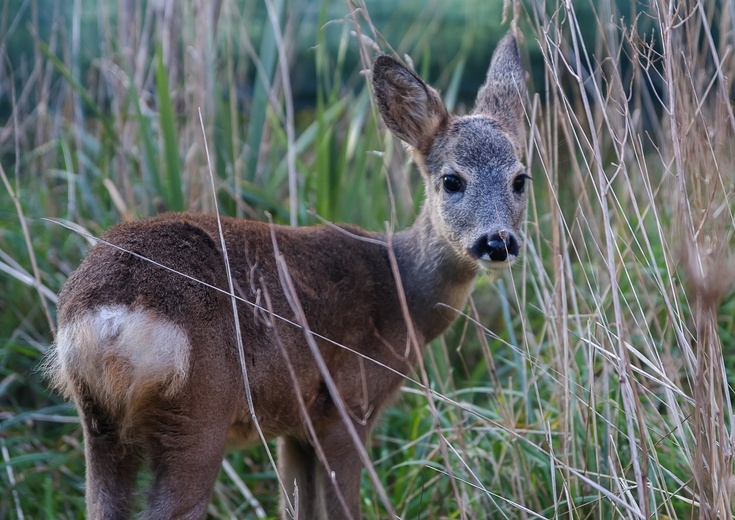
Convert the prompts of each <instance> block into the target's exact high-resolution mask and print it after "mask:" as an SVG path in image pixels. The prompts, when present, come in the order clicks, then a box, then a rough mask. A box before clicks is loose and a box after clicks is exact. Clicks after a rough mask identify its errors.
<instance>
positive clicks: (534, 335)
mask: <svg viewBox="0 0 735 520" xmlns="http://www.w3.org/2000/svg"><path fill="white" fill-rule="evenodd" d="M61 4H62V3H58V2H54V3H53V4H52V5H53V13H51V14H53V15H54V16H53V18H54V19H56V20H63V22H58V23H56V24H54V25H48V26H47V25H44V20H45V16H46V14H47V13H44V12H43V11H42V10H41V9H40V7H42V6H43V5H45V4H42V3H40V2H38V1H35V0H28V1H24V2H22V5H21V6H20V7H17V6H11V5H10V4H9V3H8V2H7V1H6V2H4V3H3V10H2V13H0V24H2V25H0V35H2V34H5V35H6V37H1V36H0V58H2V60H1V63H0V108H2V110H3V112H2V113H3V114H4V116H3V117H6V119H5V120H4V121H3V127H2V128H0V161H1V162H0V165H1V166H2V168H1V169H0V173H2V180H3V185H4V191H3V192H2V193H0V229H1V231H0V270H2V272H3V273H4V274H3V275H2V277H0V291H2V294H3V297H2V298H1V299H0V331H2V332H1V333H0V338H2V341H1V342H0V454H1V455H2V459H1V460H0V481H2V483H3V484H2V486H0V518H4V517H9V518H25V517H28V518H42V517H47V518H81V517H83V511H84V504H83V485H84V484H83V475H84V467H83V451H82V446H81V430H80V428H79V426H78V424H77V421H76V417H75V414H74V411H73V410H72V409H71V408H70V407H69V406H68V405H66V404H63V403H62V402H61V401H60V400H58V399H57V398H56V397H54V396H53V395H51V394H50V393H49V392H48V390H47V389H46V387H45V383H44V382H43V381H42V379H41V377H40V374H39V373H38V372H37V371H36V367H37V365H38V363H39V360H40V357H41V355H42V354H43V352H44V350H45V348H46V346H47V345H48V344H49V343H50V342H51V341H52V339H53V330H54V326H53V321H54V320H53V315H54V312H55V303H56V300H55V292H56V291H58V289H59V288H60V287H61V285H62V284H63V282H64V280H65V279H66V277H67V276H68V275H69V273H70V272H71V270H73V269H74V267H75V266H76V264H77V263H78V262H79V260H80V258H81V257H82V256H83V253H84V251H85V250H86V248H87V247H88V243H89V242H88V239H87V238H86V236H87V235H91V236H97V235H99V234H100V233H101V232H102V231H103V230H104V229H105V228H106V227H107V226H109V225H110V224H112V223H113V222H115V221H117V220H120V219H130V218H136V217H140V216H145V215H148V214H152V213H155V212H158V211H162V210H166V209H179V208H189V209H193V210H203V211H212V210H213V208H214V205H213V202H212V201H213V198H212V197H213V195H215V194H216V196H217V200H218V203H219V206H220V209H221V211H223V212H225V213H228V214H232V215H237V216H241V217H249V218H264V212H265V211H267V212H269V213H270V214H271V215H272V216H273V218H274V219H275V220H277V221H280V222H285V223H287V222H292V223H293V222H297V223H299V224H308V223H313V222H315V221H316V220H318V218H317V217H315V216H314V213H315V214H316V215H317V216H318V217H319V218H324V219H327V220H331V221H349V222H354V223H358V224H361V225H363V226H366V227H368V228H371V229H375V230H383V229H385V222H389V223H390V225H392V226H394V227H396V228H400V227H402V226H405V225H407V224H408V223H409V222H410V221H411V219H412V216H413V215H414V214H415V211H416V205H417V204H418V201H419V200H420V198H421V187H420V180H419V179H418V176H417V175H416V174H415V172H414V171H413V167H412V166H411V165H410V164H409V163H408V162H407V156H406V154H405V153H404V151H403V150H402V147H401V146H400V144H399V143H397V142H396V141H395V140H394V139H393V138H392V137H390V136H389V134H388V133H387V132H386V130H385V129H384V128H383V127H382V126H381V125H380V124H379V122H378V117H377V113H376V111H375V109H374V107H373V106H372V103H371V98H370V92H369V90H368V88H367V84H366V82H365V78H364V75H362V74H361V73H360V71H361V69H363V68H367V67H368V66H369V62H370V60H371V59H372V57H373V56H374V53H375V50H374V48H375V46H379V47H380V48H382V49H383V51H390V52H393V49H394V50H395V52H397V53H399V54H401V55H403V54H404V53H408V55H409V56H410V57H412V58H413V63H414V65H415V67H416V70H417V71H419V72H420V73H421V74H423V75H424V77H426V78H427V79H428V80H429V81H430V82H432V83H433V84H435V85H437V86H439V87H441V88H442V89H443V92H444V93H445V98H446V100H447V103H448V104H449V105H452V106H454V107H455V108H457V109H458V110H460V111H462V110H467V103H468V102H471V101H470V100H467V99H465V97H466V96H465V94H464V93H463V91H462V90H461V86H462V85H463V84H466V83H467V82H468V81H470V78H472V77H473V76H472V72H474V68H475V67H477V66H478V65H477V60H478V58H477V55H478V54H479V55H481V56H483V63H482V67H486V66H487V60H488V59H489V56H490V52H491V49H490V48H489V46H488V47H487V48H484V47H483V46H485V45H489V44H486V43H483V42H485V40H484V39H483V35H485V34H486V33H487V32H488V27H489V25H488V24H489V22H487V21H486V20H488V19H489V18H490V17H492V19H493V20H498V18H499V17H500V15H501V12H502V11H503V6H502V5H501V3H500V2H498V3H497V4H495V5H493V4H489V3H485V2H479V1H478V2H469V3H462V2H445V3H441V2H427V3H426V4H425V5H423V6H422V8H421V9H419V10H418V11H417V12H416V13H415V18H414V19H413V21H412V23H410V24H406V23H405V18H403V16H402V11H401V9H402V8H398V7H395V6H393V7H395V13H396V14H389V15H386V14H385V13H386V12H387V13H391V12H392V11H391V9H392V8H391V9H389V8H388V7H386V5H387V4H384V3H373V2H370V3H367V5H365V4H362V3H359V2H352V3H350V4H349V5H340V6H339V7H335V5H332V4H331V3H329V2H326V1H325V2H322V3H307V2H292V1H287V0H282V1H279V0H272V1H268V2H267V3H266V4H263V5H261V4H259V3H254V2H245V3H238V2H235V1H231V0H224V1H218V2H201V1H196V0H195V1H192V2H187V3H184V2H175V1H166V2H148V3H147V4H146V5H145V6H142V5H139V4H137V3H132V2H123V1H121V2H119V3H118V4H117V5H116V6H114V7H110V6H109V5H108V4H107V3H105V2H99V3H95V4H91V3H90V2H87V0H77V1H75V2H72V3H69V4H64V7H62V6H61ZM391 5H393V4H391ZM11 7H13V8H12V9H11ZM90 7H94V9H90ZM581 9H584V12H580V11H578V10H581ZM23 10H24V11H25V13H28V16H29V17H30V21H29V22H28V23H26V20H27V19H26V18H18V20H22V21H23V23H19V22H16V21H15V18H13V17H14V16H15V15H16V14H17V13H18V12H19V11H23ZM90 13H92V14H90ZM62 15H63V16H62ZM505 15H506V16H507V19H508V22H507V24H506V25H508V24H511V23H512V24H517V25H518V27H519V28H520V29H521V31H522V33H523V34H524V35H525V36H524V38H525V42H523V44H522V48H523V49H524V51H523V52H524V58H525V60H526V62H527V63H528V65H529V70H530V71H531V77H530V81H531V84H532V85H535V92H536V93H535V94H532V96H531V97H530V99H529V102H528V105H527V108H528V111H527V116H528V123H529V133H528V143H527V154H526V155H527V158H526V160H527V164H528V169H529V172H530V173H531V174H532V175H533V178H534V183H533V191H532V198H531V204H530V209H529V216H528V222H527V225H526V229H525V249H524V254H523V260H522V262H521V263H520V265H518V266H516V267H515V268H513V270H511V271H509V272H507V273H504V274H502V275H500V276H498V277H495V278H490V277H485V278H482V279H481V280H480V281H478V287H477V288H476V290H475V292H474V299H473V300H472V301H471V302H470V303H469V304H468V306H467V308H466V309H465V310H464V311H465V314H464V315H463V317H462V318H461V319H460V320H459V321H458V323H457V324H456V326H455V327H453V328H452V329H451V330H450V331H449V332H448V333H447V334H445V336H444V337H443V338H441V339H439V340H437V341H436V342H434V344H432V345H431V346H430V347H429V349H428V351H427V354H426V356H425V369H426V372H427V374H428V377H427V379H426V381H428V385H427V384H425V383H421V384H418V383H409V384H407V385H406V386H405V388H404V390H403V396H402V399H401V401H400V402H399V403H397V404H396V405H395V406H394V407H393V408H391V409H389V410H388V411H387V412H386V414H385V417H384V419H383V420H382V421H381V422H380V424H379V425H378V427H377V428H376V429H375V431H374V432H373V436H372V439H371V441H370V444H369V452H370V454H371V458H372V460H373V468H374V470H375V472H376V473H377V475H378V478H379V480H380V482H381V484H382V487H383V488H384V490H385V492H386V494H387V496H388V498H389V500H390V502H391V505H392V507H393V508H394V509H395V511H396V513H397V515H398V516H399V517H400V518H496V517H497V518H557V517H568V518H569V517H571V518H617V517H625V518H649V517H668V518H680V519H683V518H692V517H696V516H698V517H699V518H727V517H731V516H732V513H733V499H732V496H731V495H732V493H731V487H732V481H733V461H732V453H733V448H734V447H735V446H734V445H733V443H734V442H735V439H734V438H733V435H734V434H735V429H734V428H733V427H734V426H735V423H734V422H733V421H734V419H735V417H734V414H733V407H732V402H731V398H732V393H731V390H730V384H731V382H732V381H733V379H735V377H734V376H733V370H735V298H734V297H733V284H734V283H735V260H733V256H732V255H733V251H734V249H735V248H734V246H735V240H734V237H733V234H734V233H735V214H734V209H735V197H734V194H733V192H734V191H735V180H734V179H735V176H734V175H733V172H735V147H733V143H735V116H734V115H733V102H732V99H733V94H734V93H735V90H734V88H733V78H735V57H733V45H734V44H735V42H734V41H733V34H735V4H733V2H731V1H724V2H716V1H709V2H699V3H696V2H675V1H670V2H664V1H663V0H660V1H657V0H651V1H650V2H648V3H630V4H623V3H622V2H618V3H615V2H611V1H609V0H603V1H602V2H595V3H594V5H592V4H590V5H586V4H585V5H582V3H577V2H565V3H564V2H562V3H554V2H529V3H514V4H512V5H511V6H509V7H508V8H507V9H506V12H505ZM24 16H25V15H24ZM90 16H91V17H92V20H93V23H91V24H90V23H89V19H87V18H85V17H90ZM253 20H257V21H259V22H258V23H254V22H253ZM458 20H459V22H458ZM306 21H309V23H307V22H306ZM260 22H262V23H260ZM493 23H495V22H493ZM309 24H311V25H309ZM90 26H91V27H93V28H94V33H95V39H94V40H93V41H92V40H89V39H85V32H84V31H85V30H89V27H90ZM308 27H312V28H313V31H312V32H309V30H307V28H308ZM457 27H460V28H464V32H463V31H461V30H459V31H458V30H457ZM492 27H493V28H494V29H497V30H493V39H494V40H497V38H499V37H500V36H501V35H502V33H501V29H499V28H498V27H497V26H496V25H492ZM85 28H87V29H85ZM19 31H29V33H36V34H38V39H36V40H34V43H33V45H32V47H31V48H32V50H33V53H32V56H30V55H29V56H27V57H26V58H22V57H19V56H17V55H8V52H7V49H8V47H7V44H8V42H10V41H11V40H10V39H12V38H14V37H15V36H17V35H18V34H19ZM381 32H382V33H383V34H381ZM353 33H354V34H353ZM496 33H497V34H496ZM384 35H387V37H384ZM87 37H88V35H87ZM452 38H453V39H452ZM450 39H452V40H451V41H452V42H453V43H449V41H450ZM304 40H307V41H306V42H304ZM445 40H446V41H445ZM376 42H377V43H376ZM481 43H482V44H481ZM88 45H94V46H99V49H100V50H99V53H96V54H95V56H96V57H94V59H93V61H92V62H91V63H90V64H89V67H87V66H86V65H85V54H84V49H85V46H88ZM303 46H308V50H306V51H305V50H304V49H303V48H302V47H303ZM391 46H392V47H391ZM448 49H451V52H450V51H449V50H448ZM93 54H94V53H93ZM305 56H308V57H309V59H310V60H311V63H313V69H308V70H311V71H313V73H314V74H315V75H316V88H315V90H316V92H315V93H314V95H315V101H314V102H313V104H307V106H306V107H304V106H303V105H300V103H301V101H300V98H299V97H298V95H297V93H296V92H295V91H294V92H293V93H290V90H291V89H292V87H293V86H294V85H295V84H296V83H298V81H299V78H298V77H297V75H298V71H299V70H304V69H300V68H299V66H303V61H304V57H305ZM9 63H11V64H12V67H11V66H10V65H9ZM432 64H434V65H432ZM436 64H439V65H436ZM472 88H474V86H472ZM470 90H471V89H470ZM533 90H534V89H532V92H533ZM198 108H201V113H202V117H203V121H202V125H201V126H200V121H199V117H198ZM201 127H203V128H204V132H205V134H206V136H207V138H208V141H209V145H210V151H211V159H212V161H213V170H214V180H215V184H214V190H215V192H216V193H215V194H213V193H212V188H211V184H210V179H209V177H208V175H207V157H206V154H205V153H204V140H203V139H202V129H201ZM312 210H313V212H312ZM46 217H48V218H53V219H57V220H61V221H63V222H65V223H66V224H67V226H70V227H72V228H73V229H75V230H77V231H78V233H75V232H72V231H70V230H69V229H68V228H66V227H62V226H59V225H56V224H53V223H51V222H49V221H47V220H44V218H46ZM419 374H420V372H417V374H413V375H411V377H412V378H413V379H415V380H416V381H421V380H422V378H421V376H420V375H419ZM143 478H146V477H143ZM363 484H364V485H363V490H362V499H363V511H364V514H365V516H366V517H367V518H384V517H386V516H387V515H386V513H385V509H384V507H383V506H382V505H381V501H380V499H379V498H378V488H377V487H376V485H374V484H373V483H372V481H371V480H370V479H369V478H367V476H365V477H364V481H363ZM276 490H277V482H276V478H275V473H274V469H273V468H272V467H271V465H270V463H269V461H268V459H267V458H266V457H265V456H264V452H263V450H262V449H253V450H251V451H247V452H245V453H233V454H229V455H228V456H227V458H226V460H225V464H224V470H223V472H222V474H221V475H220V479H219V480H218V483H217V486H216V488H215V492H214V496H213V501H212V505H211V506H210V514H211V515H212V516H213V517H217V518H235V517H237V518H256V517H257V518H262V517H265V516H267V515H268V514H270V515H274V514H275V510H276V500H275V498H274V496H275V492H276Z"/></svg>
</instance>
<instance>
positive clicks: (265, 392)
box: [47, 34, 528, 520]
mask: <svg viewBox="0 0 735 520" xmlns="http://www.w3.org/2000/svg"><path fill="white" fill-rule="evenodd" d="M372 84H373V88H374V91H375V98H376V100H377V105H378V108H379V110H380V113H381V115H382V118H383V120H384V122H385V124H386V125H387V126H388V128H389V129H390V130H391V131H392V132H393V133H394V134H395V135H396V136H397V137H399V138H400V139H402V140H403V141H405V143H406V144H407V145H408V146H409V148H410V150H411V153H412V155H413V159H414V161H415V162H416V164H417V165H418V167H419V169H420V170H421V173H422V176H423V179H424V181H425V184H426V197H425V202H424V205H423V208H422V210H421V212H420V214H419V216H418V217H417V219H416V222H415V223H414V224H413V226H412V227H410V228H409V229H406V230H404V231H402V232H400V233H397V234H396V235H395V236H394V237H392V240H391V241H390V243H389V241H388V238H387V237H386V236H384V235H380V234H377V233H368V232H366V231H363V230H361V229H357V228H354V227H349V226H342V227H337V226H315V227H304V228H290V227H283V226H271V225H268V224H266V223H259V222H252V221H244V220H235V219H231V218H222V219H221V226H222V230H223V237H224V243H225V246H226V250H223V248H222V246H221V242H220V235H219V230H218V220H217V218H216V216H211V215H201V214H192V213H175V214H163V215H160V216H157V217H153V218H148V219H145V220H141V221H137V222H125V223H121V224H118V225H116V226H114V227H113V228H111V229H110V230H109V231H108V232H107V233H106V234H105V235H104V237H103V241H102V242H100V243H99V244H97V245H95V246H94V247H93V248H92V249H91V250H90V251H89V253H88V255H87V257H86V259H85V260H84V261H83V262H82V264H81V265H80V266H79V268H78V269H77V270H76V271H75V272H74V273H73V274H72V275H71V276H70V277H69V280H68V282H67V283H66V285H65V286H64V288H63V290H62V291H61V294H60V297H59V311H58V323H59V333H58V338H57V341H56V344H55V346H54V347H53V348H52V349H51V351H50V354H49V358H48V360H47V370H48V372H49V374H50V377H51V378H52V381H53V384H54V385H55V386H56V388H58V389H59V390H60V392H61V393H62V394H63V395H64V396H66V397H67V398H70V399H72V400H73V401H74V403H75V404H76V406H77V409H78V410H79V415H80V418H81V422H82V426H83V429H84V439H85V456H86V464H87V477H86V478H87V490H86V493H87V508H88V515H89V518H91V519H103V518H104V519H112V518H126V517H129V516H130V514H131V509H132V503H133V499H132V495H133V491H134V489H133V488H134V484H135V480H136V474H137V470H138V466H139V461H140V460H141V454H144V455H145V456H146V457H147V460H148V461H149V463H150V467H151V471H152V483H151V488H150V491H149V497H148V506H147V507H148V508H147V510H146V512H145V513H144V517H145V518H148V519H153V518H187V519H189V518H203V517H204V516H205V515H206V510H207V505H208V503H209V499H210V493H211V491H212V488H213V485H214V482H215V479H216V476H217V473H218V471H219V468H220V465H221V462H222V457H223V454H224V453H225V450H226V448H227V447H228V446H230V447H232V446H233V445H241V444H243V443H252V442H253V441H255V440H257V439H258V436H257V431H256V424H255V419H256V418H257V423H258V424H259V426H260V428H261V430H262V432H263V434H264V436H265V437H268V438H273V437H279V445H278V457H279V466H280V469H279V472H280V474H281V476H282V481H283V483H284V486H285V488H286V489H285V493H284V494H285V495H286V496H285V497H282V504H283V505H282V507H283V511H282V514H283V516H284V518H287V517H290V516H292V515H293V514H294V511H297V512H298V513H299V517H300V518H304V519H309V520H310V519H317V518H318V519H325V518H328V519H337V518H353V519H357V518H358V517H359V515H360V504H359V496H360V474H361V470H362V467H363V464H362V462H361V459H360V456H359V455H358V452H359V450H358V449H357V447H356V445H355V444H354V442H353V440H354V439H355V435H354V433H355V432H357V437H359V439H360V441H361V442H362V443H364V442H365V441H366V439H367V435H368V433H369V431H370V428H371V426H372V425H373V424H374V423H375V421H376V419H377V417H378V416H379V414H380V412H381V411H382V410H383V409H384V408H385V407H386V406H387V405H388V404H389V403H390V401H391V399H392V398H393V397H394V396H395V395H396V393H397V392H398V389H399V388H400V386H401V382H402V377H401V374H406V373H407V372H408V371H409V370H410V369H411V366H412V363H414V362H416V361H417V358H418V357H419V355H420V351H418V350H417V349H412V348H408V347H407V345H409V342H410V341H411V337H415V339H416V341H415V342H416V343H417V344H418V345H419V346H421V347H423V346H424V345H425V344H426V343H427V342H428V341H430V340H432V339H433V338H435V337H436V336H437V335H439V334H441V333H442V332H443V331H444V330H445V329H446V328H447V327H448V326H449V325H450V323H451V322H452V321H453V320H454V318H455V316H456V314H457V311H456V309H459V308H461V307H462V306H463V305H464V303H465V301H466V299H467V298H468V296H469V293H470V291H471V289H472V286H473V283H474V280H475V278H476V276H477V274H478V273H479V272H481V271H482V270H483V269H485V268H491V269H492V268H500V267H505V266H508V265H510V264H512V263H513V261H514V260H515V259H516V258H517V256H518V254H519V247H520V246H519V238H518V236H519V227H520V225H521V221H522V220H523V218H524V214H525V209H526V195H525V193H524V186H525V183H526V179H528V176H527V175H526V173H525V170H524V167H523V165H522V164H521V162H520V159H521V155H522V150H523V148H524V140H525V125H524V121H523V119H524V112H523V106H524V104H523V102H524V100H525V97H526V88H525V73H524V71H523V69H522V67H521V62H520V57H519V53H518V46H517V43H516V40H515V38H514V37H513V36H512V35H510V34H508V35H507V36H505V38H504V39H503V40H502V41H501V42H500V43H499V45H498V48H497V49H496V50H495V53H494V55H493V58H492V62H491V64H490V68H489V70H488V73H487V79H486V81H485V83H484V84H483V86H482V87H481V89H480V91H479V93H478V95H477V100H476V104H475V107H474V109H473V111H472V113H471V114H470V115H467V116H463V117H458V116H454V115H451V114H449V112H448V111H447V109H446V107H445V106H444V104H443V103H442V100H441V98H440V97H439V94H438V93H437V91H435V90H434V89H432V88H431V87H429V86H427V85H426V84H425V83H424V82H423V81H422V80H421V79H420V78H419V77H418V76H417V75H416V74H414V73H413V72H412V71H410V70H408V69H406V68H405V67H403V66H402V65H400V64H399V63H398V62H397V61H396V60H394V59H392V58H389V57H387V56H380V57H378V58H377V59H376V61H375V64H374V66H373V72H372ZM389 246H390V249H389ZM226 254H229V267H230V269H231V278H228V271H227V270H226V268H225V258H226ZM279 262H280V263H279ZM284 265H285V266H286V267H287V268H288V273H289V275H290V278H289V280H290V281H289V284H291V285H290V289H289V288H288V287H287V286H286V285H287V284H286V283H285V282H284V280H285V278H284V277H283V266H284ZM182 274H183V276H182ZM230 280H232V283H233V287H234V289H232V290H233V291H234V294H235V295H236V296H239V297H241V298H243V299H246V300H248V301H249V302H256V303H257V304H258V305H257V306H252V305H248V304H246V303H243V302H242V301H239V302H238V305H237V316H238V319H237V320H236V319H235V313H234V312H233V308H232V299H231V296H230V294H231V293H230V290H231V289H229V287H230V285H229V284H230ZM399 280H400V284H399V283H398V281H399ZM202 282H203V283H202ZM294 298H296V299H297V300H298V302H300V307H299V311H300V312H301V318H298V317H297V318H294V316H295V315H298V313H297V312H296V310H295V309H296V307H294V306H293V299H294ZM266 303H267V305H266ZM275 315H278V316H280V317H286V318H288V319H289V320H292V321H291V322H290V323H287V322H284V321H282V320H279V319H276V318H275V317H274V316H275ZM405 316H409V317H410V319H409V323H407V320H406V318H405ZM304 318H305V320H304ZM294 321H296V322H300V323H303V324H304V326H306V324H308V327H309V328H310V329H311V330H313V331H314V333H315V334H316V333H318V334H319V336H318V337H316V345H317V346H318V353H319V354H320V359H321V361H322V362H323V363H324V364H326V367H327V368H328V371H329V374H330V375H331V379H330V380H329V381H325V377H324V372H323V371H320V369H319V367H318V366H317V365H318V363H317V360H316V358H317V355H316V352H317V351H316V350H312V349H311V348H312V347H310V346H309V343H308V341H307V339H308V338H307V336H306V335H305V334H304V331H303V330H300V329H299V328H298V327H296V326H294V323H293V322H294ZM237 322H239V324H240V325H239V326H240V336H241V338H242V343H241V345H243V352H244V355H243V356H240V350H239V347H238V338H237V335H236V323H237ZM411 335H413V336H411ZM325 338H329V340H331V342H330V341H326V340H325ZM342 346H346V347H349V348H350V349H352V350H353V351H349V350H347V349H345V348H342ZM354 351H356V352H357V353H359V354H360V355H358V354H357V353H355V352H354ZM368 358H369V359H368ZM370 359H371V360H375V361H377V362H378V363H372V362H371V361H370ZM241 361H242V362H243V363H244V365H245V367H244V368H241ZM386 366H387V367H389V368H390V369H392V370H389V369H386ZM243 372H244V373H243ZM245 377H247V383H249V392H247V391H246V390H245V383H246V381H245ZM329 385H332V387H331V388H332V389H333V388H334V387H336V389H337V391H338V395H336V396H335V394H334V392H333V390H330V387H329ZM249 400H250V402H251V403H252V404H253V407H252V408H253V409H252V410H251V409H250V406H249V404H248V402H249ZM335 400H339V401H340V402H339V403H337V402H335ZM338 405H339V406H338ZM340 406H341V407H342V408H340ZM345 409H346V410H347V411H348V412H349V417H351V419H349V420H347V421H346V420H344V419H345V417H348V416H346V415H345V414H344V413H342V414H340V410H342V411H344V410H345ZM253 412H254V414H255V415H254V416H253V415H251V413H253ZM348 423H351V424H348ZM326 468H328V469H329V471H327V469H326ZM293 497H296V500H295V504H294V507H293V508H291V507H290V506H289V505H288V504H289V501H290V499H292V498H293Z"/></svg>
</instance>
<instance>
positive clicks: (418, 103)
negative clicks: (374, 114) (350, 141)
mask: <svg viewBox="0 0 735 520" xmlns="http://www.w3.org/2000/svg"><path fill="white" fill-rule="evenodd" d="M373 89H374V90H375V99H376V100H377V102H378V108H379V109H380V115H381V116H382V117H383V121H385V124H386V125H387V126H388V128H390V130H391V132H393V134H395V135H396V136H397V137H399V138H400V139H402V140H403V141H405V142H406V143H407V144H409V145H411V146H412V147H414V148H415V149H417V150H418V151H419V152H421V153H423V154H426V153H428V151H429V149H430V148H431V145H432V144H433V142H434V138H435V137H436V135H437V134H438V133H440V132H441V131H442V130H443V129H444V127H445V126H446V125H447V122H448V121H449V112H447V109H446V107H445V106H444V103H443V102H442V100H441V97H440V96H439V93H438V92H437V91H436V90H434V89H433V88H431V87H430V86H428V85H427V84H426V83H424V82H423V81H421V78H419V77H418V76H417V75H416V74H414V73H413V72H411V71H410V70H408V69H407V68H406V67H404V66H403V65H401V64H400V63H398V62H397V61H396V60H394V59H393V58H391V57H389V56H378V58H377V59H376V60H375V63H374V64H373Z"/></svg>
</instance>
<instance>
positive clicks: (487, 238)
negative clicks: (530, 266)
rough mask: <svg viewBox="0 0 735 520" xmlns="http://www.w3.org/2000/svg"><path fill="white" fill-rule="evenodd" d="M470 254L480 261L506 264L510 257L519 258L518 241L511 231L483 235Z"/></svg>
mask: <svg viewBox="0 0 735 520" xmlns="http://www.w3.org/2000/svg"><path fill="white" fill-rule="evenodd" d="M470 252H471V253H472V255H473V256H474V257H475V258H479V259H480V260H492V261H493V262H504V261H505V260H507V259H508V257H509V256H511V257H514V256H518V240H516V237H515V236H513V233H511V232H510V231H503V232H501V233H493V234H492V235H483V236H481V237H480V238H479V240H478V241H477V242H475V245H474V246H472V249H470Z"/></svg>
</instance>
